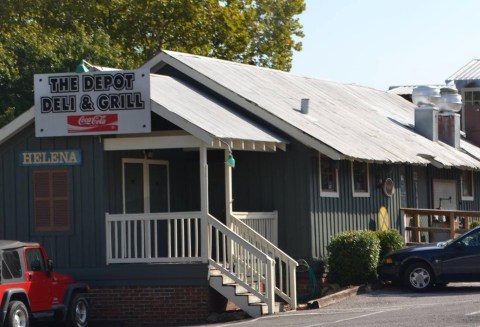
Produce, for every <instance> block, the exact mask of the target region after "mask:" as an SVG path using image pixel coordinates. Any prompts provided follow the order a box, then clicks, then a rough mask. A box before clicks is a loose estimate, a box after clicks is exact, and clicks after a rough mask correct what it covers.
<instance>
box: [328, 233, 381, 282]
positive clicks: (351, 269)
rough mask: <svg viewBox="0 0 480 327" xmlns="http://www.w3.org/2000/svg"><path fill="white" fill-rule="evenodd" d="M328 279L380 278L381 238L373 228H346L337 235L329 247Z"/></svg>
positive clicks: (369, 279)
mask: <svg viewBox="0 0 480 327" xmlns="http://www.w3.org/2000/svg"><path fill="white" fill-rule="evenodd" d="M327 249H328V252H329V256H328V268H329V272H328V279H329V281H332V282H335V283H338V284H340V285H341V286H346V285H361V284H365V283H368V282H371V281H374V280H375V279H376V278H377V271H376V270H377V264H378V258H379V254H380V240H379V239H378V237H377V235H376V233H375V232H373V231H365V230H364V231H347V232H343V233H341V234H338V235H336V236H335V237H334V238H333V239H332V241H331V242H330V244H329V245H328V247H327Z"/></svg>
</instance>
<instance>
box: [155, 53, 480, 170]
mask: <svg viewBox="0 0 480 327" xmlns="http://www.w3.org/2000/svg"><path fill="white" fill-rule="evenodd" d="M159 61H164V62H165V63H167V64H169V65H172V66H174V67H175V68H177V69H180V70H181V71H183V72H184V73H186V74H187V75H189V76H190V77H192V78H194V79H196V80H197V81H199V82H201V83H204V84H205V85H208V86H209V87H212V88H214V89H215V90H216V91H218V92H221V94H222V95H224V96H227V97H228V98H229V99H230V100H232V101H234V102H237V103H239V104H242V105H244V107H245V106H247V107H248V108H247V109H249V110H251V111H252V112H254V113H255V114H257V115H259V116H261V117H267V116H266V115H264V114H263V112H266V113H268V114H269V115H268V117H270V118H271V121H269V122H270V123H272V124H274V125H276V126H277V127H279V128H281V129H282V130H284V131H285V132H287V133H289V134H290V135H294V137H296V138H297V139H298V138H300V141H304V142H305V143H306V144H307V141H308V142H309V143H308V144H310V145H312V144H313V147H314V148H317V149H318V150H320V149H322V148H326V147H325V146H327V147H328V148H331V149H334V150H335V151H337V152H338V153H339V154H341V157H342V158H343V159H357V160H364V161H372V162H391V163H411V164H427V163H430V162H431V159H429V158H434V159H435V160H434V161H435V162H436V163H437V164H439V165H443V166H445V167H464V168H474V169H477V168H480V162H478V161H477V160H475V159H473V158H472V157H470V156H468V155H467V154H465V153H464V152H462V151H459V150H457V149H455V148H452V147H450V146H448V145H445V144H443V143H441V142H432V141H430V140H428V139H426V138H425V137H423V136H421V135H419V134H416V133H415V132H414V131H413V130H412V127H413V124H414V105H413V104H412V103H410V102H408V101H406V100H404V99H402V98H401V97H399V96H397V95H395V94H389V93H387V92H385V91H379V90H375V89H372V88H368V87H363V86H358V85H348V84H342V83H337V82H331V81H322V80H318V79H314V78H308V77H302V76H296V75H293V74H291V73H286V72H282V71H277V70H272V69H266V68H260V67H256V66H251V65H244V64H239V63H233V62H229V61H224V60H218V59H213V58H206V57H201V56H196V55H190V54H184V53H177V52H171V51H166V52H164V53H163V54H161V55H160V56H159V57H157V58H155V59H153V61H151V62H150V65H151V66H150V67H153V66H155V65H157V64H158V62H159ZM148 65H149V64H148V63H147V64H146V66H147V67H148ZM302 98H308V99H310V106H309V107H310V110H309V113H308V114H303V113H301V112H300V103H301V99H302ZM312 139H313V140H314V141H311V140H312Z"/></svg>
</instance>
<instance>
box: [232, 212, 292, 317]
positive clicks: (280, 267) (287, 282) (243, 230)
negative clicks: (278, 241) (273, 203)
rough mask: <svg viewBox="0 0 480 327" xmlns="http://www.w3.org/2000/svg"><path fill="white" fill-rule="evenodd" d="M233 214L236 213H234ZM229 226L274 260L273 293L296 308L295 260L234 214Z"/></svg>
mask: <svg viewBox="0 0 480 327" xmlns="http://www.w3.org/2000/svg"><path fill="white" fill-rule="evenodd" d="M234 214H235V215H236V213H234ZM229 227H230V229H231V230H232V231H233V232H234V233H235V234H237V235H239V236H240V237H241V238H243V239H244V240H246V241H248V242H249V243H250V244H252V245H253V246H255V247H256V248H257V249H258V250H260V251H262V252H263V253H265V254H266V255H268V256H269V257H271V258H273V259H274V260H275V264H276V267H275V272H276V278H275V280H276V284H275V294H277V295H278V296H280V297H281V298H282V299H283V300H284V301H286V302H287V303H289V304H290V307H291V308H292V310H295V309H296V308H297V283H296V268H297V266H298V263H297V261H295V260H293V259H292V258H291V257H290V256H288V255H287V254H286V253H284V252H283V251H282V250H280V249H279V248H278V247H277V246H276V245H275V244H273V243H272V242H270V241H269V240H267V239H266V238H265V237H264V236H262V235H260V234H259V233H257V232H256V231H255V230H254V229H252V228H251V227H250V226H248V225H247V224H245V223H244V222H242V221H241V220H239V219H237V218H236V217H234V216H231V217H230V226H229Z"/></svg>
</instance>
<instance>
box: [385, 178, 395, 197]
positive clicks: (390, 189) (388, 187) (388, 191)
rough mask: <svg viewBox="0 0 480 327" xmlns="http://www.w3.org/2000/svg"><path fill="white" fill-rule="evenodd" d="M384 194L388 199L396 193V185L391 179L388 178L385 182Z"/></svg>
mask: <svg viewBox="0 0 480 327" xmlns="http://www.w3.org/2000/svg"><path fill="white" fill-rule="evenodd" d="M383 193H384V194H385V195H386V196H388V197H391V196H392V195H393V193H395V184H394V183H393V180H392V179H391V178H386V179H385V181H383Z"/></svg>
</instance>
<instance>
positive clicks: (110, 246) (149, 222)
mask: <svg viewBox="0 0 480 327" xmlns="http://www.w3.org/2000/svg"><path fill="white" fill-rule="evenodd" d="M201 217H202V213H201V212H169V213H151V214H118V215H110V214H108V213H107V214H106V240H107V264H112V263H153V262H165V263H172V262H194V261H201V259H202V258H201V242H200V240H201V228H200V226H201V225H200V223H201Z"/></svg>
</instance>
